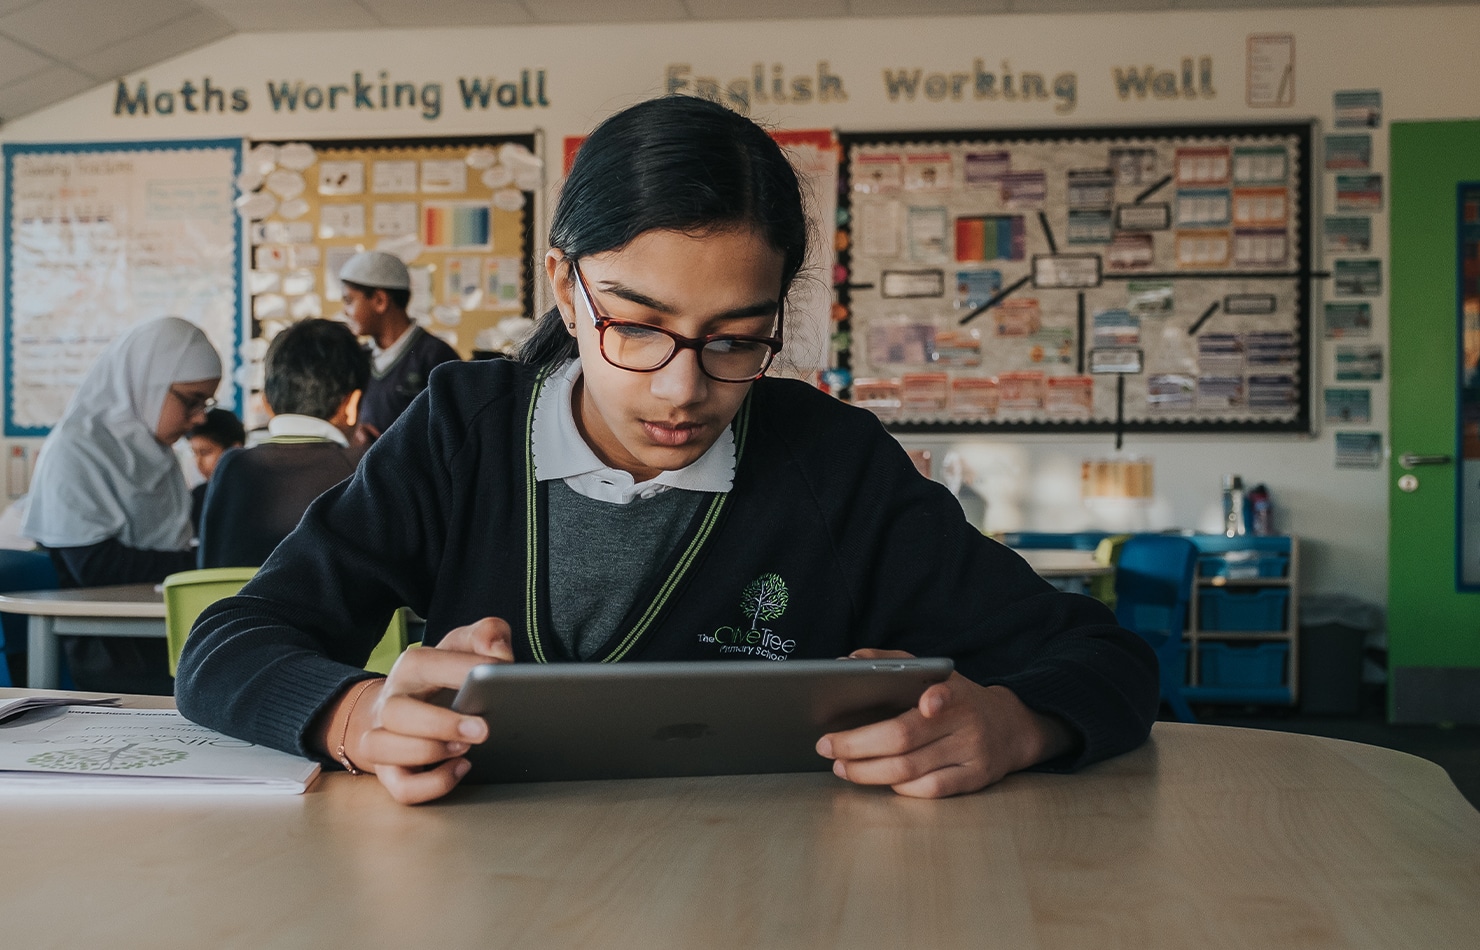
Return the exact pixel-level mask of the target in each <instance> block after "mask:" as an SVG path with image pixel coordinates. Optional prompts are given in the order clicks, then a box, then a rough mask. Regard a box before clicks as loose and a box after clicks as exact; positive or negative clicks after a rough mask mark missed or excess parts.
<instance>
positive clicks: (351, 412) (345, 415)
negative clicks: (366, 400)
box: [329, 389, 364, 432]
mask: <svg viewBox="0 0 1480 950" xmlns="http://www.w3.org/2000/svg"><path fill="white" fill-rule="evenodd" d="M362 395H364V390H361V389H356V390H355V391H354V392H352V393H350V394H349V395H348V396H345V397H344V401H343V402H341V403H340V404H339V408H338V409H337V410H335V412H334V415H332V416H330V417H329V422H330V423H332V424H333V425H335V426H337V427H339V428H340V429H343V430H344V431H346V432H348V431H349V430H350V429H353V428H354V427H355V426H356V425H357V424H358V423H359V421H360V397H361V396H362Z"/></svg>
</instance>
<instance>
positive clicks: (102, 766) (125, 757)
mask: <svg viewBox="0 0 1480 950" xmlns="http://www.w3.org/2000/svg"><path fill="white" fill-rule="evenodd" d="M188 755H190V753H189V752H186V751H184V750H183V749H159V748H154V747H152V746H145V745H139V744H138V743H137V742H132V743H129V744H128V745H126V746H122V747H120V748H116V749H110V748H108V747H107V746H88V747H86V748H82V749H56V750H54V751H52V752H42V753H40V754H39V755H33V756H31V757H30V758H29V759H27V760H26V762H27V764H29V765H39V766H41V767H42V768H44V769H52V770H55V771H58V772H104V771H109V770H112V769H147V768H151V767H155V766H160V765H169V764H171V763H174V762H178V761H180V760H181V759H183V758H185V757H186V756H188Z"/></svg>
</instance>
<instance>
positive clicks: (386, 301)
mask: <svg viewBox="0 0 1480 950" xmlns="http://www.w3.org/2000/svg"><path fill="white" fill-rule="evenodd" d="M339 282H340V283H341V284H343V285H344V316H345V319H346V320H347V321H348V322H349V325H350V328H351V329H352V330H354V331H355V333H357V334H358V335H360V336H368V337H369V338H370V341H371V342H370V357H371V373H370V384H369V385H368V386H366V387H365V394H364V396H363V397H361V399H360V424H359V428H358V431H357V435H359V436H360V437H361V438H362V439H364V440H365V441H370V440H373V439H376V438H378V437H379V436H380V434H381V433H382V432H384V431H385V430H386V428H387V427H388V426H389V425H390V424H391V423H392V422H395V421H396V419H397V417H399V416H400V415H401V413H402V412H405V411H406V407H407V406H409V405H411V400H413V399H415V398H416V395H417V393H419V392H421V391H422V390H423V389H425V388H426V386H427V376H428V375H430V373H431V371H432V367H434V366H436V365H438V364H439V363H446V362H449V361H450V360H455V359H459V358H460V357H459V356H458V355H457V351H456V350H454V349H453V348H452V347H450V346H448V345H447V344H446V343H445V342H443V341H442V340H440V339H438V338H437V337H435V336H432V335H431V334H430V333H428V332H426V331H425V330H423V329H422V328H421V327H419V326H417V325H416V324H415V323H414V322H412V320H411V318H410V317H409V316H408V315H407V313H406V304H407V303H409V302H410V301H411V275H410V273H409V272H408V271H407V270H406V265H405V264H404V263H403V262H402V261H401V259H400V258H398V257H396V256H395V255H393V254H387V253H385V252H384V251H361V252H360V253H359V254H356V255H355V256H354V257H351V258H350V259H349V260H347V261H345V262H344V266H343V267H342V268H340V270H339Z"/></svg>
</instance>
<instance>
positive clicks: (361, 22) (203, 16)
mask: <svg viewBox="0 0 1480 950" xmlns="http://www.w3.org/2000/svg"><path fill="white" fill-rule="evenodd" d="M1426 2H1427V3H1432V2H1434V0H749V2H748V3H744V4H739V3H736V2H735V0H0V123H3V122H4V121H5V120H8V119H13V118H16V117H17V116H22V115H25V114H27V113H29V112H35V111H36V110H38V109H41V108H44V107H45V106H48V105H51V104H52V103H54V102H60V101H61V100H63V99H66V98H68V97H70V96H74V95H76V94H77V93H79V92H82V91H84V90H86V89H90V88H92V87H94V86H98V85H101V84H103V83H107V82H111V81H112V80H114V79H116V78H118V77H120V76H124V75H127V74H129V73H131V72H135V71H137V70H140V69H143V68H145V67H147V66H151V65H153V64H155V63H159V62H163V61H164V60H166V59H170V58H171V57H174V56H178V55H180V54H181V53H185V52H188V51H190V50H192V49H195V48H197V47H200V46H204V45H206V44H207V43H212V42H214V41H216V40H219V39H223V38H225V37H228V36H231V35H232V34H235V33H252V32H267V31H280V30H287V29H291V30H293V31H302V30H329V29H334V30H347V29H380V28H386V27H417V26H503V25H507V24H519V23H567V24H568V23H614V22H643V21H647V22H655V21H702V20H736V19H749V20H756V19H810V18H828V17H848V16H923V15H934V14H973V13H976V14H980V13H1064V12H1097V13H1104V12H1110V11H1118V10H1215V9H1234V8H1252V7H1264V8H1288V7H1303V6H1304V7H1308V6H1342V5H1345V6H1374V5H1398V4H1404V3H1409V4H1420V3H1426ZM1440 2H1444V0H1440ZM1468 2H1473V0H1468Z"/></svg>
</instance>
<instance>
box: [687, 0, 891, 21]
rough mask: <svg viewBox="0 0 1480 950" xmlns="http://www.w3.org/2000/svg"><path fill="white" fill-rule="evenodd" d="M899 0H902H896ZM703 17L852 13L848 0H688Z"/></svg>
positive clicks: (800, 16) (765, 17)
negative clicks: (744, 0)
mask: <svg viewBox="0 0 1480 950" xmlns="http://www.w3.org/2000/svg"><path fill="white" fill-rule="evenodd" d="M895 2H896V3H898V2H899V0H895ZM684 6H686V7H688V9H689V12H690V13H692V14H693V15H694V17H695V18H697V19H700V20H773V19H805V18H808V17H840V16H847V15H848V0H749V2H748V3H743V4H737V3H735V2H734V0H684Z"/></svg>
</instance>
